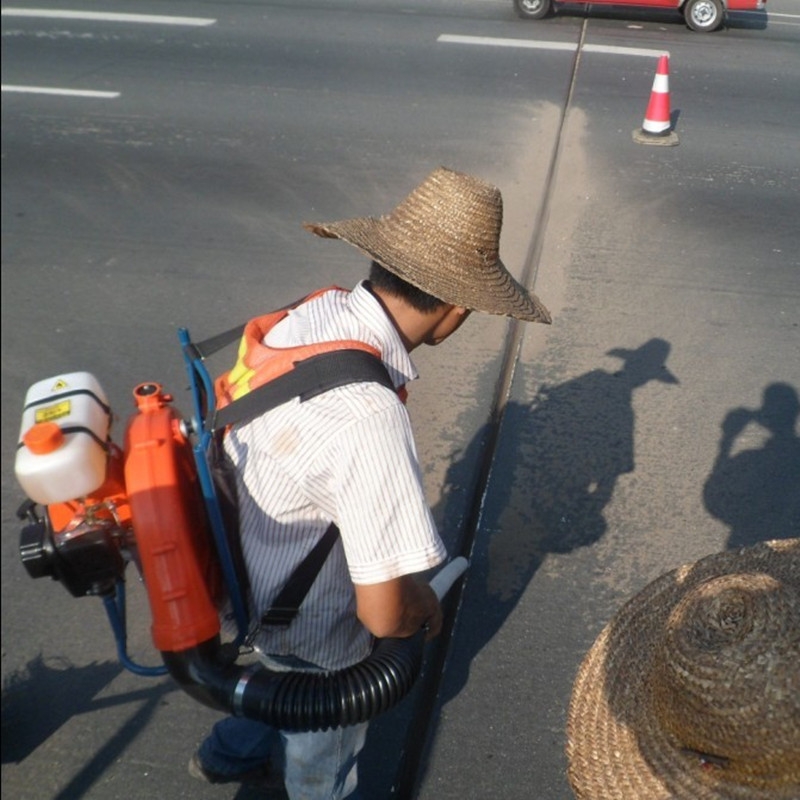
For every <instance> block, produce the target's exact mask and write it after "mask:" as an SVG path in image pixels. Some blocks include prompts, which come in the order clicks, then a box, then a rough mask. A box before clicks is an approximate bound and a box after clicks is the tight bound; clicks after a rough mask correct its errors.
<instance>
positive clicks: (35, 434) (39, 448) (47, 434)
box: [22, 422, 64, 456]
mask: <svg viewBox="0 0 800 800" xmlns="http://www.w3.org/2000/svg"><path fill="white" fill-rule="evenodd" d="M22 441H23V442H24V444H25V446H26V447H27V448H28V450H30V451H31V453H33V454H34V455H37V456H43V455H46V454H47V453H52V452H53V451H54V450H58V448H59V447H61V445H62V444H64V432H63V431H62V430H61V428H59V427H58V425H57V424H56V423H55V422H37V423H36V424H35V425H34V426H33V427H31V428H28V430H27V431H25V434H24V435H23V437H22Z"/></svg>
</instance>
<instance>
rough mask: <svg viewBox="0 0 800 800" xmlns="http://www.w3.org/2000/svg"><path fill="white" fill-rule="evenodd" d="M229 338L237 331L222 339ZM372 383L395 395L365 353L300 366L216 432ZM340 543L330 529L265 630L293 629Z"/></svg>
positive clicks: (227, 417)
mask: <svg viewBox="0 0 800 800" xmlns="http://www.w3.org/2000/svg"><path fill="white" fill-rule="evenodd" d="M230 333H232V331H228V332H226V334H221V336H220V337H219V338H220V339H221V337H222V336H226V335H227V334H230ZM367 381H373V382H376V383H380V384H382V385H383V386H386V387H387V388H388V389H391V390H392V391H394V390H395V387H394V384H393V383H392V379H391V377H390V376H389V373H388V371H387V370H386V367H385V366H384V364H383V362H382V361H381V359H380V358H378V357H377V356H375V355H373V354H372V353H369V352H367V351H366V350H360V349H357V348H352V349H347V350H334V351H332V352H330V353H322V354H321V355H317V356H312V357H311V358H307V359H304V360H303V361H298V362H297V363H296V364H295V367H294V369H293V370H292V371H291V372H287V373H285V374H284V375H281V376H279V377H278V378H275V380H272V381H270V382H269V383H264V384H262V385H261V386H258V387H256V388H255V389H253V390H252V391H250V392H248V393H247V394H246V395H244V396H243V397H240V398H239V399H238V400H234V401H233V402H232V403H230V404H229V405H227V406H225V407H224V408H223V409H221V410H220V411H218V412H217V414H216V416H215V417H214V421H213V425H212V427H211V429H212V430H213V431H214V432H218V431H221V430H224V429H225V427H227V426H228V425H234V424H236V423H239V422H246V421H248V420H250V419H253V417H256V416H258V415H259V414H263V413H264V412H266V411H269V410H270V409H272V408H275V407H277V406H279V405H281V403H285V402H287V401H288V400H291V399H292V398H293V397H299V398H300V400H301V402H302V401H304V400H308V399H309V398H311V397H315V396H316V395H318V394H322V393H323V392H327V391H328V390H329V389H333V388H335V387H337V386H344V385H346V384H349V383H364V382H367ZM338 537H339V529H338V528H337V527H336V525H335V524H334V523H331V524H330V526H329V527H328V530H327V531H325V534H324V536H323V537H322V538H321V539H320V540H319V541H318V542H317V543H316V544H315V545H314V547H313V548H312V549H311V552H310V553H309V554H308V555H307V556H306V557H305V558H304V559H303V561H302V562H300V564H298V566H297V567H296V568H295V570H294V572H292V574H291V575H290V576H289V579H288V580H287V581H286V584H285V585H284V587H283V588H282V589H281V591H280V592H279V593H278V596H277V597H276V598H275V599H274V600H273V601H272V605H271V606H270V607H269V608H268V609H267V611H266V612H265V613H264V614H263V615H262V617H261V624H262V625H282V626H287V625H290V624H291V622H292V620H293V619H294V618H295V617H296V616H297V613H298V611H299V609H300V606H301V605H302V603H303V600H305V597H306V595H307V594H308V592H309V590H310V589H311V586H312V584H313V583H314V581H315V580H316V579H317V575H319V571H320V570H321V569H322V565H323V564H324V563H325V559H326V558H327V557H328V554H329V553H330V551H331V549H332V548H333V545H334V544H335V543H336V539H337V538H338Z"/></svg>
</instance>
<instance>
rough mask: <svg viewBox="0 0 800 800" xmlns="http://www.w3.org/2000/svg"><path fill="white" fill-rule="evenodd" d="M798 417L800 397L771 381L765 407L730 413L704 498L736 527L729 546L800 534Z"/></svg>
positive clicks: (724, 424) (791, 388) (742, 408)
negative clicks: (799, 398)
mask: <svg viewBox="0 0 800 800" xmlns="http://www.w3.org/2000/svg"><path fill="white" fill-rule="evenodd" d="M798 417H800V400H798V396H797V391H796V390H795V388H794V387H793V386H790V385H789V384H787V383H772V384H770V385H769V386H767V387H766V388H765V389H764V395H763V402H762V404H761V407H760V408H755V409H750V408H744V407H740V408H734V409H732V410H731V411H729V412H728V413H727V414H726V416H725V419H724V420H723V422H722V436H721V438H720V441H719V450H718V453H717V458H716V461H715V462H714V468H713V470H712V472H711V474H710V475H709V477H708V480H707V481H706V483H705V486H704V487H703V500H704V501H705V505H706V508H707V509H708V511H709V513H711V514H713V515H714V516H715V517H716V518H717V519H719V520H721V521H722V522H724V523H725V524H726V525H728V526H729V527H730V535H729V537H728V547H729V548H735V547H742V546H749V545H752V544H755V543H756V542H759V541H762V540H768V539H788V538H793V537H796V536H800V436H798V433H797V421H798ZM755 445H759V446H755Z"/></svg>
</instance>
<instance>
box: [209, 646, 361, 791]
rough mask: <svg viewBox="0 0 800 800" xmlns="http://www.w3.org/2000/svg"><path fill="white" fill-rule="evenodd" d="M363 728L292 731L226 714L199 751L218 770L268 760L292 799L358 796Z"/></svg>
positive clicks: (248, 767) (234, 771)
mask: <svg viewBox="0 0 800 800" xmlns="http://www.w3.org/2000/svg"><path fill="white" fill-rule="evenodd" d="M298 661H299V660H298ZM304 666H309V665H307V664H304ZM367 727H368V723H366V722H364V723H361V724H359V725H350V726H347V727H344V728H335V729H334V730H327V731H315V732H308V733H294V732H289V731H280V730H277V729H276V728H273V727H272V726H271V725H267V724H266V723H265V722H259V721H258V720H252V719H245V718H243V717H226V718H225V719H222V720H220V721H219V722H217V723H216V724H215V725H214V727H213V728H212V729H211V733H210V734H209V735H208V736H207V737H206V739H205V740H204V741H203V743H202V744H201V745H200V749H199V751H198V752H199V756H200V760H201V762H202V763H203V766H204V767H206V769H209V770H211V771H213V772H218V773H220V774H222V775H236V774H240V773H243V772H249V771H250V770H253V769H256V768H257V767H259V766H261V765H263V764H264V762H266V761H268V760H271V761H272V763H273V765H275V766H276V767H279V768H281V769H282V770H283V774H284V783H285V786H286V792H287V794H288V795H289V797H290V800H341V799H342V798H345V797H347V798H349V799H350V800H359V798H360V795H359V793H358V771H357V759H358V754H359V753H360V752H361V749H362V748H363V747H364V742H365V740H366V737H367Z"/></svg>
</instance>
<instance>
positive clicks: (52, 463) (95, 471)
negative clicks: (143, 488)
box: [14, 372, 111, 505]
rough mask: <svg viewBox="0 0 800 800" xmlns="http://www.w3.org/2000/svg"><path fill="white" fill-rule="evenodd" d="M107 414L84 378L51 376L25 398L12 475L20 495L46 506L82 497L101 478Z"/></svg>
mask: <svg viewBox="0 0 800 800" xmlns="http://www.w3.org/2000/svg"><path fill="white" fill-rule="evenodd" d="M110 424H111V410H110V408H109V406H108V400H107V398H106V394H105V392H104V391H103V388H102V387H101V386H100V384H99V383H98V381H97V379H96V378H95V377H94V376H93V375H91V374H90V373H88V372H70V373H67V374H64V375H56V376H55V377H52V378H47V379H45V380H43V381H39V382H38V383H35V384H33V386H31V388H30V389H28V393H27V394H26V395H25V408H24V409H23V412H22V426H21V428H20V432H19V445H18V447H17V457H16V461H15V462H14V472H15V474H16V477H17V480H18V481H19V484H20V486H21V487H22V489H23V490H24V491H25V494H26V495H27V496H28V497H30V499H31V500H34V501H35V502H37V503H40V504H42V505H49V504H51V503H64V502H67V501H69V500H76V499H78V498H81V497H85V496H86V495H88V494H90V493H91V492H93V491H95V490H96V489H99V488H100V486H101V485H102V484H103V481H104V480H105V477H106V467H107V462H108V448H107V439H108V429H109V426H110Z"/></svg>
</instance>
